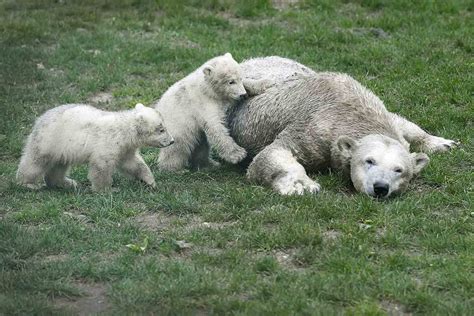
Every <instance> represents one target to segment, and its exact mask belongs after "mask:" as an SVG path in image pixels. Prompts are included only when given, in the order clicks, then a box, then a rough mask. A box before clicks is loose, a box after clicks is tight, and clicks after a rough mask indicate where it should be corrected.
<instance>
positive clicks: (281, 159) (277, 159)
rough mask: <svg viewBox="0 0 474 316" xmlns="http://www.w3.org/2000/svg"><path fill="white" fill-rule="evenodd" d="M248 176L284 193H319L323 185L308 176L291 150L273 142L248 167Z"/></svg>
mask: <svg viewBox="0 0 474 316" xmlns="http://www.w3.org/2000/svg"><path fill="white" fill-rule="evenodd" d="M247 177H248V178H249V179H250V180H252V181H255V182H257V183H261V184H264V185H269V186H271V187H272V188H273V189H274V190H275V191H277V192H278V193H280V194H283V195H293V194H297V195H301V194H304V193H317V192H319V190H320V188H321V186H320V185H319V184H318V183H317V182H316V181H313V180H312V179H311V178H309V177H308V175H307V174H306V170H305V169H304V167H303V166H302V165H301V164H300V163H298V161H297V160H296V158H295V157H294V156H293V154H292V153H291V151H290V150H288V149H286V148H283V147H280V146H278V144H276V143H273V144H271V145H269V146H267V147H266V148H265V149H263V150H262V151H261V152H260V153H259V154H258V155H257V156H255V158H254V159H253V161H252V163H251V164H250V166H249V168H248V169H247Z"/></svg>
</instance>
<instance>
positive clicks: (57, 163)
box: [17, 103, 173, 191]
mask: <svg viewBox="0 0 474 316" xmlns="http://www.w3.org/2000/svg"><path fill="white" fill-rule="evenodd" d="M172 143H173V138H172V137H171V136H170V134H169V133H168V132H167V130H166V129H165V127H164V126H163V119H162V117H161V115H160V113H159V112H158V111H156V110H154V109H152V108H148V107H145V106H143V104H140V103H139V104H137V105H136V106H135V109H133V110H128V111H122V112H106V111H102V110H99V109H96V108H94V107H92V106H89V105H85V104H67V105H62V106H59V107H56V108H54V109H51V110H49V111H47V112H46V113H44V114H43V115H42V116H40V117H39V118H38V119H37V120H36V123H35V125H34V127H33V131H32V132H31V134H30V136H29V137H28V140H27V142H26V146H25V149H24V151H23V155H22V157H21V161H20V165H19V167H18V172H17V180H18V183H20V184H22V185H24V186H26V187H28V188H32V189H38V188H40V187H41V186H42V185H43V178H44V180H45V182H46V185H47V186H48V187H63V188H75V187H76V182H75V181H74V180H72V179H69V178H68V177H67V174H68V171H69V167H70V166H71V165H75V164H80V163H89V180H90V181H91V183H92V190H93V191H104V190H107V189H110V187H111V185H112V173H113V171H114V169H115V168H116V167H118V168H119V169H120V170H121V171H123V172H124V173H126V174H128V175H130V176H132V177H134V178H136V179H138V180H142V181H143V182H145V183H146V184H148V185H149V186H152V187H155V186H156V184H155V179H154V178H153V174H152V173H151V171H150V169H149V168H148V166H147V165H146V163H145V162H144V161H143V158H142V157H141V156H140V153H139V148H140V147H142V146H154V147H165V146H169V145H171V144H172Z"/></svg>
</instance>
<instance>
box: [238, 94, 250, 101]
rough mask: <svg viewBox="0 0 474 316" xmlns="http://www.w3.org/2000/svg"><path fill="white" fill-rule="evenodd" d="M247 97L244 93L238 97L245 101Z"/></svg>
mask: <svg viewBox="0 0 474 316" xmlns="http://www.w3.org/2000/svg"><path fill="white" fill-rule="evenodd" d="M248 96H249V95H248V94H247V93H244V94H241V95H239V98H240V100H245V99H247V97H248Z"/></svg>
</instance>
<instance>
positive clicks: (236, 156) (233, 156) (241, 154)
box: [222, 146, 247, 164]
mask: <svg viewBox="0 0 474 316" xmlns="http://www.w3.org/2000/svg"><path fill="white" fill-rule="evenodd" d="M246 156H247V151H246V150H245V149H243V148H242V147H240V146H236V147H234V149H233V150H231V151H229V152H228V153H227V154H226V155H225V156H223V157H222V158H223V159H224V160H226V161H228V162H230V163H232V164H236V163H238V162H240V161H242V159H244V158H245V157H246Z"/></svg>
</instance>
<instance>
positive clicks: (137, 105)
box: [135, 103, 145, 110]
mask: <svg viewBox="0 0 474 316" xmlns="http://www.w3.org/2000/svg"><path fill="white" fill-rule="evenodd" d="M144 108H145V106H144V105H143V104H141V103H137V104H136V105H135V109H137V110H142V109H144Z"/></svg>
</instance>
